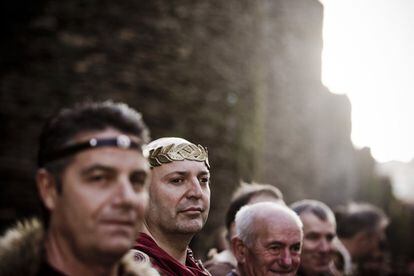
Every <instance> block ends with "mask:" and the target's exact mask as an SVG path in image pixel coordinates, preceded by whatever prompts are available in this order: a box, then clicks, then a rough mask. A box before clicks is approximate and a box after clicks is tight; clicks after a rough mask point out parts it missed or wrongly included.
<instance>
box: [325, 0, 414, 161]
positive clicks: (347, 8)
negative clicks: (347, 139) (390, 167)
mask: <svg viewBox="0 0 414 276" xmlns="http://www.w3.org/2000/svg"><path fill="white" fill-rule="evenodd" d="M321 2H322V3H323V4H324V6H325V10H324V15H325V16H324V30H323V35H324V50H323V56H322V81H323V83H324V84H325V85H326V86H327V87H328V88H329V89H330V90H331V91H332V92H333V93H338V94H344V93H345V94H347V95H348V97H349V99H350V101H351V104H352V137H351V138H352V141H353V143H354V145H355V146H356V147H357V148H361V147H364V146H367V147H370V148H371V152H372V154H373V156H374V158H375V159H376V160H377V161H379V162H386V161H390V160H399V161H404V162H407V161H410V160H411V159H412V158H413V157H414V0H324V1H322V0H321Z"/></svg>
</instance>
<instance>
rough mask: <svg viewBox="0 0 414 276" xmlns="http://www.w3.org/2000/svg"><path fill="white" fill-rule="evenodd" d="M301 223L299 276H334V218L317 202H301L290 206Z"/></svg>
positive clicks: (324, 205)
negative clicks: (301, 240) (301, 241)
mask: <svg viewBox="0 0 414 276" xmlns="http://www.w3.org/2000/svg"><path fill="white" fill-rule="evenodd" d="M291 208H292V210H293V211H295V212H296V213H297V214H298V215H299V217H300V219H301V221H302V223H303V247H302V258H301V264H300V268H299V273H298V274H299V275H306V276H315V275H327V276H328V275H335V273H336V271H335V270H334V263H333V253H334V250H335V247H334V238H335V237H336V222H335V216H334V214H333V212H332V211H331V209H330V208H329V207H328V206H327V205H326V204H324V203H323V202H320V201H317V200H301V201H297V202H295V203H293V204H292V205H291Z"/></svg>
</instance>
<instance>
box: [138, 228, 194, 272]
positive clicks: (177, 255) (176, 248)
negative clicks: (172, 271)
mask: <svg viewBox="0 0 414 276" xmlns="http://www.w3.org/2000/svg"><path fill="white" fill-rule="evenodd" d="M143 232H144V233H145V234H147V235H149V236H150V237H151V238H152V239H154V241H155V242H156V243H157V245H158V246H159V247H161V248H162V249H163V250H164V251H165V252H167V253H168V254H169V255H170V256H172V257H173V258H174V259H176V260H177V261H179V262H180V263H182V264H185V261H186V259H187V248H188V245H189V244H190V241H191V239H192V238H193V235H192V234H168V233H165V232H162V231H160V230H159V229H157V228H156V227H148V225H145V227H144V229H143Z"/></svg>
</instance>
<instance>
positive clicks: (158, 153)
mask: <svg viewBox="0 0 414 276" xmlns="http://www.w3.org/2000/svg"><path fill="white" fill-rule="evenodd" d="M182 160H190V161H198V162H204V163H205V164H206V166H207V168H208V169H210V164H209V162H208V152H207V148H204V147H203V146H201V145H198V146H196V145H194V144H189V143H181V144H178V145H175V144H170V145H167V146H163V147H158V148H156V149H152V150H150V151H149V162H150V166H151V167H152V168H153V167H158V166H161V165H162V164H165V163H171V162H173V161H182Z"/></svg>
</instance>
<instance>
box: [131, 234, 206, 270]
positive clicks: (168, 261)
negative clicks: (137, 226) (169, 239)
mask: <svg viewBox="0 0 414 276" xmlns="http://www.w3.org/2000/svg"><path fill="white" fill-rule="evenodd" d="M134 249H137V250H139V251H142V252H144V253H145V254H147V255H148V256H149V258H150V260H151V263H152V266H153V267H154V268H155V269H157V270H158V272H159V273H160V274H161V275H163V276H174V275H182V276H209V275H210V273H209V272H208V271H207V270H206V269H205V268H204V266H203V264H202V263H201V261H200V260H196V259H195V258H194V256H193V252H192V251H191V250H190V249H187V259H186V262H185V265H183V264H181V263H180V262H179V261H177V260H176V259H174V258H173V257H171V256H170V255H169V254H168V253H167V252H165V251H164V250H163V249H162V248H161V247H159V246H158V245H157V243H156V242H155V241H154V240H153V239H152V238H151V237H150V236H148V235H147V234H144V233H140V235H139V237H138V239H137V240H136V243H135V245H134Z"/></svg>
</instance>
